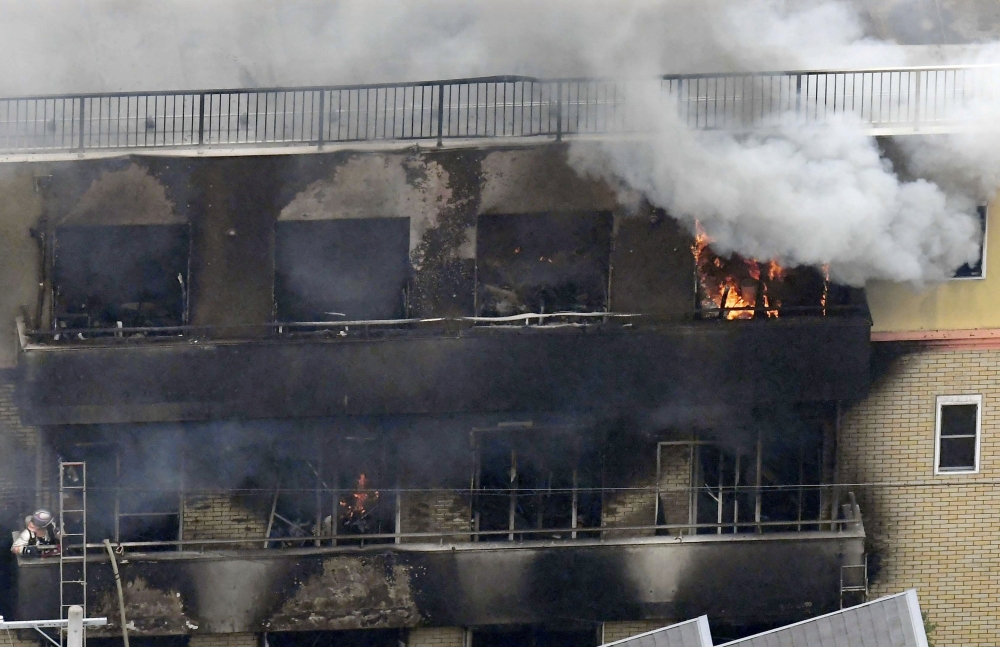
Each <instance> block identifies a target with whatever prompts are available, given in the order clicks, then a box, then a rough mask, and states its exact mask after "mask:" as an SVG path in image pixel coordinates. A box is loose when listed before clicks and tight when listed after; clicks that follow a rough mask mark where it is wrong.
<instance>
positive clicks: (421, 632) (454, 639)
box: [406, 627, 465, 647]
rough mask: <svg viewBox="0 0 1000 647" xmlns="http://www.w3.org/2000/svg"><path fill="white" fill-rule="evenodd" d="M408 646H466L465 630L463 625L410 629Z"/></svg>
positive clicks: (407, 640)
mask: <svg viewBox="0 0 1000 647" xmlns="http://www.w3.org/2000/svg"><path fill="white" fill-rule="evenodd" d="M406 647H465V630H464V629H462V628H461V627H421V628H418V629H410V633H409V636H408V637H407V639H406Z"/></svg>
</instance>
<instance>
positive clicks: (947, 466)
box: [934, 395, 983, 474]
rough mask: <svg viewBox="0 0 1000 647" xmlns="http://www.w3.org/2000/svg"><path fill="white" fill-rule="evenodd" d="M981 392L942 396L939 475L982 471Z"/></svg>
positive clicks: (937, 451) (937, 450) (937, 432)
mask: <svg viewBox="0 0 1000 647" xmlns="http://www.w3.org/2000/svg"><path fill="white" fill-rule="evenodd" d="M982 403H983V396H981V395H950V396H939V397H938V399H937V417H936V418H937V421H936V430H935V436H936V439H935V440H936V443H935V444H936V447H935V456H934V473H935V474H949V473H950V474H955V473H959V474H961V473H966V474H968V473H974V472H978V471H979V437H980V430H981V423H982Z"/></svg>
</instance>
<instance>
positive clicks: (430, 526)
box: [399, 491, 472, 542]
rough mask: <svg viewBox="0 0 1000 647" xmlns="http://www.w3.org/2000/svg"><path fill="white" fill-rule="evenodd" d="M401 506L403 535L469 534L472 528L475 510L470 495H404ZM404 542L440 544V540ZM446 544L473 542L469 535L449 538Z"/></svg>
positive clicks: (425, 539) (443, 493)
mask: <svg viewBox="0 0 1000 647" xmlns="http://www.w3.org/2000/svg"><path fill="white" fill-rule="evenodd" d="M399 506H400V507H399V526H400V531H401V532H451V531H468V530H470V529H471V527H472V523H471V517H472V509H471V505H470V499H469V497H468V496H467V495H462V494H458V493H455V492H449V491H435V492H404V493H403V494H402V496H401V497H400V503H399ZM404 541H406V542H426V541H432V542H437V541H440V538H438V537H429V538H413V539H407V540H404ZM444 541H445V542H458V541H469V535H447V536H445V537H444Z"/></svg>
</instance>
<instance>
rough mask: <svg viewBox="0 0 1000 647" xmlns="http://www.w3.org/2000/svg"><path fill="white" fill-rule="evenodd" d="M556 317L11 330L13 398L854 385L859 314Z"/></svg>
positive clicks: (335, 411)
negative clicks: (17, 347)
mask: <svg viewBox="0 0 1000 647" xmlns="http://www.w3.org/2000/svg"><path fill="white" fill-rule="evenodd" d="M569 317H570V319H573V321H563V322H561V323H558V324H556V323H554V324H553V325H525V324H526V323H528V322H527V321H526V320H522V321H515V322H507V323H508V324H510V325H507V324H505V325H471V324H470V323H469V322H457V321H446V320H440V319H439V320H431V321H423V322H414V321H401V322H388V323H390V324H391V325H366V324H365V323H364V322H361V323H358V324H357V325H356V324H352V323H343V324H336V325H330V324H323V325H320V326H319V328H316V327H315V326H314V329H313V330H310V331H307V332H304V331H301V330H300V332H298V333H296V334H289V332H288V330H287V329H284V330H282V331H281V332H280V334H279V332H278V331H277V329H272V332H270V333H268V334H256V335H252V334H247V333H246V331H242V332H240V331H237V333H233V331H228V333H229V334H240V335H242V337H243V338H242V339H219V338H218V337H219V336H220V335H221V334H222V332H220V331H218V330H215V331H212V330H196V329H190V328H188V329H171V330H159V331H152V332H149V331H147V333H139V334H138V336H135V335H136V333H134V332H133V331H129V330H127V329H126V330H124V331H121V332H116V331H115V330H114V329H112V330H106V331H103V332H100V333H99V334H97V336H96V337H95V336H94V334H92V333H90V332H87V331H84V333H86V334H84V333H79V334H78V333H77V331H73V334H72V335H71V336H70V337H69V338H67V336H66V333H63V336H62V338H61V339H58V340H57V339H55V338H54V337H55V335H54V334H52V333H43V334H37V335H34V334H31V333H24V334H22V336H21V342H22V349H21V357H20V370H21V372H22V379H21V380H20V385H19V389H20V391H19V393H20V404H21V406H22V415H23V417H24V419H25V421H26V422H28V423H30V424H42V425H48V424H93V423H114V422H154V421H179V420H206V419H218V418H228V417H240V418H281V417H294V416H337V415H384V414H439V413H461V412H503V411H560V410H575V411H595V412H601V411H614V410H619V411H620V410H622V409H624V408H641V409H649V408H655V407H660V406H665V405H672V406H676V405H699V404H711V403H715V402H717V401H718V397H719V394H720V393H725V394H726V397H727V398H729V399H734V400H735V401H740V402H755V403H767V402H779V401H784V402H809V401H833V400H841V399H856V398H860V397H863V396H864V394H865V392H866V389H867V383H868V363H869V329H870V322H869V320H868V318H867V311H866V309H864V308H863V307H859V308H856V309H851V310H848V311H845V312H843V313H841V314H840V315H839V316H834V315H833V314H831V315H830V316H825V317H824V316H789V317H783V318H777V319H769V318H765V319H760V318H756V319H750V320H742V321H723V320H719V319H714V320H701V321H690V320H689V321H687V322H656V321H650V320H645V319H643V318H642V317H635V316H623V317H621V318H616V317H615V316H614V315H610V314H601V315H600V319H599V320H598V321H599V322H594V320H593V319H592V318H591V319H588V318H586V317H584V316H582V315H580V316H577V315H570V316H569ZM602 319H606V320H607V321H601V320H602ZM546 320H547V321H549V320H548V319H546ZM368 323H369V324H375V323H379V324H384V323H387V322H368ZM476 323H477V324H481V323H482V322H476ZM494 323H496V322H494ZM459 324H461V325H459ZM254 336H256V337H257V339H253V338H252V337H254Z"/></svg>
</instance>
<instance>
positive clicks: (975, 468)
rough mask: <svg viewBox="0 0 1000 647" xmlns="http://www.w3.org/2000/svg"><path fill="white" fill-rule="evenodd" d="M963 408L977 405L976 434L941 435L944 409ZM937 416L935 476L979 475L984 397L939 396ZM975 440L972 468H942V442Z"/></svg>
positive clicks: (935, 416)
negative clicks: (948, 407) (951, 407)
mask: <svg viewBox="0 0 1000 647" xmlns="http://www.w3.org/2000/svg"><path fill="white" fill-rule="evenodd" d="M955 405H958V406H962V405H966V406H967V405H975V406H976V428H975V432H974V433H972V434H948V435H945V436H942V435H941V423H942V417H943V415H942V414H943V409H944V407H947V406H955ZM934 409H935V415H934V475H935V476H954V475H961V474H978V473H979V467H980V446H981V444H982V436H983V434H982V428H983V396H982V395H981V394H969V395H939V396H937V399H936V402H935V407H934ZM968 438H973V439H974V447H975V449H974V460H973V465H972V466H971V467H970V466H959V467H942V465H941V459H942V451H941V446H942V441H943V440H944V441H947V440H960V439H968Z"/></svg>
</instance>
